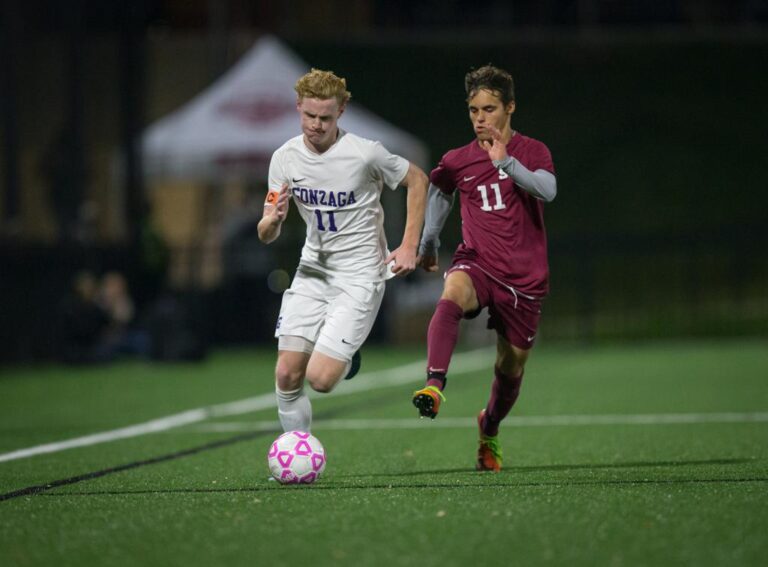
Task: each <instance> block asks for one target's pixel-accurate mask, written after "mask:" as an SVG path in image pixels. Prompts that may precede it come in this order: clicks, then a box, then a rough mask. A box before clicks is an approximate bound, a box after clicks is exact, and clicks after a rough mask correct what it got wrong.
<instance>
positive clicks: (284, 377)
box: [275, 361, 304, 391]
mask: <svg viewBox="0 0 768 567" xmlns="http://www.w3.org/2000/svg"><path fill="white" fill-rule="evenodd" d="M303 378H304V376H303V372H302V370H301V369H299V368H294V367H292V366H291V365H289V364H285V363H283V362H280V361H278V363H277V367H276V368H275V383H276V384H277V387H278V388H280V389H281V390H283V391H289V390H295V389H296V388H298V387H300V386H301V383H302V381H303Z"/></svg>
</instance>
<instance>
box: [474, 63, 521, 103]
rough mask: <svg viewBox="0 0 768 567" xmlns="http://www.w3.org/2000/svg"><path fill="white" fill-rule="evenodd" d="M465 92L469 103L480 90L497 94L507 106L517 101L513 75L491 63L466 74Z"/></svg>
mask: <svg viewBox="0 0 768 567" xmlns="http://www.w3.org/2000/svg"><path fill="white" fill-rule="evenodd" d="M464 90H465V91H466V92H467V101H469V99H470V98H472V97H473V96H475V94H477V91H479V90H486V91H491V92H493V93H495V94H496V95H497V96H498V97H499V98H500V99H501V102H502V103H503V104H504V105H505V106H506V105H507V104H509V103H510V102H512V101H514V100H515V81H514V79H512V75H510V74H509V73H508V72H507V71H505V70H504V69H499V68H498V67H494V66H493V65H491V64H490V63H489V64H488V65H483V66H482V67H480V68H479V69H472V70H471V71H470V72H469V73H467V74H466V76H465V77H464Z"/></svg>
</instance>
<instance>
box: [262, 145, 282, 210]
mask: <svg viewBox="0 0 768 567" xmlns="http://www.w3.org/2000/svg"><path fill="white" fill-rule="evenodd" d="M287 182H288V179H287V177H286V176H285V173H284V171H283V159H282V153H280V152H275V153H274V154H272V159H271V160H270V162H269V174H268V177H267V198H266V199H265V201H264V205H265V206H266V205H273V204H274V203H275V201H277V196H278V194H279V193H280V188H281V187H282V186H283V183H287Z"/></svg>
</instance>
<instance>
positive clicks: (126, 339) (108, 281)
mask: <svg viewBox="0 0 768 567" xmlns="http://www.w3.org/2000/svg"><path fill="white" fill-rule="evenodd" d="M98 303H99V306H100V307H101V309H103V310H104V312H105V313H106V314H107V316H108V317H109V325H108V326H107V329H106V332H105V335H104V343H103V345H102V350H103V355H104V358H105V359H111V358H114V357H115V356H117V355H120V354H132V355H138V356H143V357H145V356H149V353H150V347H151V344H150V342H151V341H150V336H149V333H148V332H147V331H146V330H145V329H142V328H141V327H139V326H138V325H137V324H136V317H135V315H136V309H135V306H134V302H133V298H132V297H131V295H130V292H129V289H128V282H127V280H126V279H125V276H124V275H123V274H121V273H120V272H107V273H106V274H104V276H103V277H102V280H101V288H100V290H99V294H98Z"/></svg>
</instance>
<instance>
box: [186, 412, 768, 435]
mask: <svg viewBox="0 0 768 567" xmlns="http://www.w3.org/2000/svg"><path fill="white" fill-rule="evenodd" d="M756 422H768V412H753V413H662V414H638V415H542V416H519V417H517V416H511V417H508V418H507V419H505V420H504V426H505V427H548V426H568V427H570V426H575V425H674V424H698V423H756ZM431 427H437V428H442V429H448V428H468V427H469V428H475V427H477V419H476V418H474V417H447V418H439V419H436V420H430V419H416V418H408V419H326V420H317V421H314V422H313V423H312V430H313V431H314V430H339V429H363V430H372V429H421V428H431ZM279 429H280V422H278V421H231V422H216V423H206V424H200V425H197V426H195V427H193V428H191V429H190V431H196V432H200V433H211V432H219V433H223V432H238V431H273V430H279Z"/></svg>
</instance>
